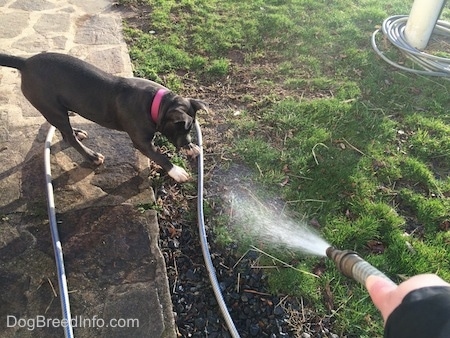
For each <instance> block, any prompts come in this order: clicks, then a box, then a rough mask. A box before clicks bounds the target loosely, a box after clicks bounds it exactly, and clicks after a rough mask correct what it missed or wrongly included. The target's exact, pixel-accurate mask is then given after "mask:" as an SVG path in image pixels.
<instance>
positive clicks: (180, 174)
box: [168, 164, 191, 183]
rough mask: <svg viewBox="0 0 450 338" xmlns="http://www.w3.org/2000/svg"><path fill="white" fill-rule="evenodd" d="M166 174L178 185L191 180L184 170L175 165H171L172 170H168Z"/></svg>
mask: <svg viewBox="0 0 450 338" xmlns="http://www.w3.org/2000/svg"><path fill="white" fill-rule="evenodd" d="M168 174H169V176H170V177H172V178H173V179H174V180H175V181H177V182H178V183H184V182H187V181H189V179H190V178H191V176H190V175H189V174H188V173H187V171H186V170H184V169H183V168H181V167H179V166H177V165H175V164H174V165H173V167H172V169H170V170H169V172H168Z"/></svg>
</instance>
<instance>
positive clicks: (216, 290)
mask: <svg viewBox="0 0 450 338" xmlns="http://www.w3.org/2000/svg"><path fill="white" fill-rule="evenodd" d="M195 130H196V133H197V142H198V146H199V147H200V154H199V156H198V178H197V181H198V188H197V190H198V196H197V218H198V220H197V221H198V230H199V234H200V243H201V245H202V252H203V258H204V260H205V264H206V268H207V270H208V274H209V280H210V281H211V285H212V288H213V291H214V295H215V296H216V300H217V303H218V304H219V307H220V311H221V312H222V315H223V317H224V319H225V321H226V323H227V326H228V330H229V331H230V334H231V336H232V337H235V338H239V337H240V336H239V333H238V331H237V330H236V326H235V325H234V322H233V319H231V316H230V313H229V312H228V309H227V305H226V304H225V301H224V299H223V296H222V293H221V291H220V285H219V282H218V281H217V276H216V270H215V268H214V265H213V262H212V260H211V253H210V252H209V245H208V238H207V236H206V229H205V218H204V215H203V140H202V132H201V130H200V125H199V123H198V121H195Z"/></svg>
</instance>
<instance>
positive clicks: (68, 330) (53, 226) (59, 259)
mask: <svg viewBox="0 0 450 338" xmlns="http://www.w3.org/2000/svg"><path fill="white" fill-rule="evenodd" d="M54 134H55V127H53V126H50V129H49V130H48V133H47V138H46V139H45V146H44V170H45V185H46V190H47V212H48V220H49V222H50V230H51V233H52V243H53V251H54V254H55V260H56V270H57V273H58V285H59V294H60V297H61V309H62V314H63V319H64V320H65V323H66V325H62V326H63V328H64V336H65V338H73V327H72V316H71V314H70V302H69V290H68V287H67V278H66V272H65V269H64V257H63V252H62V245H61V241H60V240H59V233H58V226H57V223H56V212H55V200H54V197H53V185H52V172H51V167H50V147H51V145H52V138H53V135H54Z"/></svg>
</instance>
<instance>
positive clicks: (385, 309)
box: [366, 276, 401, 322]
mask: <svg viewBox="0 0 450 338" xmlns="http://www.w3.org/2000/svg"><path fill="white" fill-rule="evenodd" d="M366 289H367V291H368V292H369V295H370V298H372V302H373V303H374V304H375V306H376V307H377V309H378V310H379V311H380V312H381V315H382V316H383V319H384V321H385V322H386V319H387V317H388V316H389V315H390V314H391V312H392V311H393V310H394V309H395V308H396V307H397V306H398V305H399V304H400V302H401V300H398V301H397V300H396V299H392V297H390V294H391V293H392V292H393V291H394V290H396V289H397V285H396V284H394V283H393V282H392V281H389V280H387V279H385V278H383V277H379V276H369V277H367V279H366Z"/></svg>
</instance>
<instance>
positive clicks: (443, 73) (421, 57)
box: [372, 15, 450, 80]
mask: <svg viewBox="0 0 450 338" xmlns="http://www.w3.org/2000/svg"><path fill="white" fill-rule="evenodd" d="M407 21H408V16H407V15H395V16H391V17H389V18H387V19H386V20H384V21H383V25H382V26H381V29H377V30H376V31H375V32H374V33H373V34H372V47H373V49H374V50H375V52H376V53H377V54H378V55H379V56H380V57H381V58H382V59H383V60H384V61H386V62H387V63H388V64H390V65H391V66H394V67H396V68H399V69H401V70H404V71H407V72H411V73H414V74H419V75H428V76H440V77H443V78H445V79H446V80H448V79H449V78H450V59H448V58H445V57H439V56H434V55H430V54H427V53H425V52H422V51H420V50H418V49H416V48H414V47H411V46H410V45H409V44H408V42H407V40H406V38H405V27H406V23H407ZM380 30H381V31H382V33H383V34H384V36H385V37H387V38H388V40H389V41H390V42H391V43H392V44H393V45H394V46H396V47H397V48H399V49H400V51H401V52H402V53H403V54H404V55H405V56H406V57H408V58H409V59H411V60H412V61H413V62H415V63H417V64H418V65H420V66H421V67H422V68H423V70H419V69H412V68H408V67H405V66H402V65H400V64H399V63H397V62H395V61H392V60H390V59H389V58H388V57H387V56H386V55H385V54H384V53H383V52H382V51H381V50H380V49H379V48H378V46H377V42H376V36H377V34H378V33H379V32H380ZM433 33H436V34H440V35H443V36H445V37H449V36H450V23H448V22H446V21H441V20H438V21H437V23H436V26H435V28H434V31H433Z"/></svg>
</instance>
